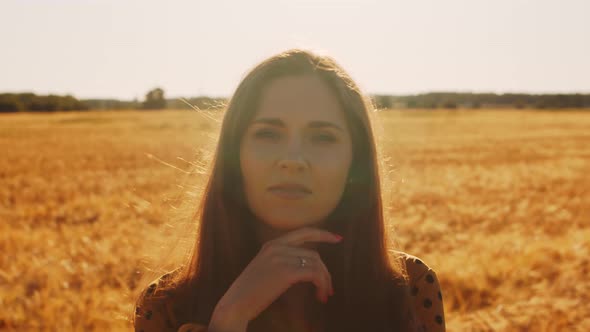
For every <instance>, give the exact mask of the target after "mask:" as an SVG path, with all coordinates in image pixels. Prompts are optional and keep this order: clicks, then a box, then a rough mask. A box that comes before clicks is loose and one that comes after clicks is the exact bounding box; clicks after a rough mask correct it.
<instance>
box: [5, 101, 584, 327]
mask: <svg viewBox="0 0 590 332" xmlns="http://www.w3.org/2000/svg"><path fill="white" fill-rule="evenodd" d="M210 116H212V118H206V117H204V116H202V114H198V113H197V112H195V111H187V110H183V111H163V112H141V111H102V112H97V111H89V112H83V113H78V112H68V113H61V112H57V113H52V114H47V113H43V114H31V113H13V114H3V115H1V116H0V156H1V157H0V252H1V253H2V254H1V255H0V308H1V310H0V330H6V331H13V330H14V331H26V330H59V331H69V330H75V331H90V330H96V331H111V330H130V329H131V323H130V321H129V320H128V319H129V318H130V317H131V316H130V315H132V313H133V301H134V298H133V297H134V296H135V295H136V293H137V290H138V289H139V288H141V287H144V286H145V285H144V284H142V282H144V280H143V279H145V276H146V275H147V274H148V273H150V272H149V269H151V268H154V266H155V263H156V262H157V259H158V257H159V255H161V253H162V252H163V251H165V250H168V247H169V244H170V241H171V240H172V239H176V236H177V234H178V233H179V231H180V232H183V231H184V230H183V229H182V227H185V225H184V224H182V223H180V222H179V221H178V220H177V219H175V216H176V215H177V214H178V210H179V208H180V206H181V205H182V204H181V203H182V202H187V200H186V199H187V198H189V201H191V200H192V201H193V202H196V200H197V199H198V188H199V185H200V184H201V183H202V180H203V175H202V174H200V173H201V172H188V170H189V169H195V167H197V169H199V167H205V168H206V167H207V165H208V162H209V161H210V157H211V153H212V149H213V148H214V142H215V139H216V137H217V134H218V125H219V124H218V122H216V121H214V119H219V118H220V113H211V114H210ZM376 120H377V121H376V134H377V135H378V140H379V144H380V147H381V149H382V152H383V158H385V159H384V161H385V160H387V161H386V162H385V163H386V164H387V165H388V168H387V169H386V171H387V172H388V174H389V176H388V177H387V178H384V181H387V185H388V186H389V187H390V188H391V191H390V192H389V193H387V200H386V203H387V209H388V211H389V212H390V214H391V218H390V220H389V222H390V224H391V226H392V227H394V232H395V236H396V239H397V241H398V242H399V245H400V248H399V249H400V250H403V251H406V252H408V253H410V254H413V255H416V256H419V257H421V258H423V259H424V260H425V261H426V263H427V264H428V265H430V266H431V267H432V268H433V269H435V270H436V271H437V273H438V276H439V278H440V281H441V285H442V288H443V298H444V305H445V315H446V319H447V327H448V330H449V331H589V330H590V278H589V269H590V176H589V175H588V174H590V113H588V112H586V113H584V112H580V111H567V110H562V111H559V112H549V111H517V110H510V111H508V110H495V111H494V110H485V111H484V110H454V111H443V110H437V111H419V110H415V111H413V110H406V111H382V112H379V113H378V114H377V115H376ZM387 158H389V159H387ZM167 243H168V244H167Z"/></svg>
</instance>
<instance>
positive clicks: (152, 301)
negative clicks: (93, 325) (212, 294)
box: [133, 274, 207, 332]
mask: <svg viewBox="0 0 590 332" xmlns="http://www.w3.org/2000/svg"><path fill="white" fill-rule="evenodd" d="M169 275H170V274H165V275H163V276H162V277H160V278H158V279H157V280H154V281H153V282H151V283H150V284H149V286H148V287H146V288H145V289H144V290H143V291H142V292H141V294H140V296H139V300H138V301H137V306H136V307H135V316H134V319H133V327H134V330H135V332H156V331H158V332H172V331H174V332H176V331H181V332H205V331H207V327H206V326H204V325H200V324H193V323H188V324H183V325H181V326H178V325H179V323H178V322H177V320H176V318H175V317H174V313H173V311H172V298H171V297H170V296H169V295H168V293H167V292H166V291H163V290H162V289H160V287H159V286H160V285H162V284H163V282H164V281H165V279H166V278H167V277H168V276H169Z"/></svg>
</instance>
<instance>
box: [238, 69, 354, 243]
mask: <svg viewBox="0 0 590 332" xmlns="http://www.w3.org/2000/svg"><path fill="white" fill-rule="evenodd" d="M351 162H352V143H351V137H350V133H349V130H348V127H347V125H346V121H345V118H344V114H343V111H342V109H341V107H340V105H339V102H338V99H337V98H336V96H335V95H334V94H333V93H332V91H331V90H330V89H329V87H328V86H327V85H326V84H325V83H323V82H322V81H321V80H320V79H319V78H317V77H315V76H312V75H306V76H288V77H284V78H279V79H276V80H274V81H272V82H271V83H270V84H269V85H268V86H267V88H266V89H265V90H264V91H263V93H262V95H261V100H260V104H259V108H258V110H257V112H256V115H255V116H254V118H253V120H252V122H251V123H250V124H249V126H248V127H247V129H246V131H245V134H244V136H243V137H242V140H241V144H240V165H241V170H242V174H243V177H244V190H245V194H246V199H247V201H248V206H249V207H250V209H251V210H252V212H253V213H254V214H255V215H256V216H257V217H258V219H259V220H260V221H261V222H263V223H264V224H265V225H266V226H270V227H271V228H272V229H273V230H276V231H289V230H293V229H296V228H300V227H302V226H310V225H314V224H321V222H322V221H323V219H324V218H325V217H327V216H328V215H329V214H330V212H332V210H333V209H334V208H335V207H336V205H337V204H338V202H339V201H340V198H341V196H342V193H343V191H344V187H345V185H346V181H347V175H348V170H349V167H350V164H351Z"/></svg>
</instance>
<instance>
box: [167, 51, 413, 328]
mask: <svg viewBox="0 0 590 332" xmlns="http://www.w3.org/2000/svg"><path fill="white" fill-rule="evenodd" d="M293 75H315V76H317V77H319V78H320V79H321V80H322V81H323V82H324V83H325V84H327V86H329V87H330V89H331V90H332V91H333V93H334V94H335V95H336V96H337V98H338V100H339V102H340V105H341V108H342V110H343V112H344V116H345V118H346V121H347V124H348V128H349V129H350V134H351V138H352V148H353V160H352V164H351V166H350V171H349V182H348V183H347V185H346V187H345V189H344V193H343V196H342V198H341V201H340V202H339V204H338V205H337V207H336V208H335V209H334V211H332V213H331V214H330V215H329V216H328V217H327V219H326V221H325V223H324V228H325V229H327V230H329V231H333V232H335V233H338V234H342V235H343V236H344V241H343V242H342V243H341V244H340V245H338V246H333V245H332V246H330V245H322V244H320V245H319V248H318V251H319V253H320V255H321V257H322V259H323V261H324V263H325V264H326V266H327V268H328V270H329V271H330V273H331V275H332V280H333V285H334V291H335V294H334V296H332V297H331V298H330V300H329V301H328V303H327V304H325V305H322V306H321V307H320V306H318V307H317V308H314V310H315V309H317V310H315V311H316V313H318V317H320V318H318V319H322V320H323V322H324V324H325V327H326V331H349V330H350V331H359V330H363V331H407V330H410V321H411V320H412V319H413V310H411V308H412V302H411V301H412V300H411V296H410V295H409V291H408V285H407V276H406V275H405V272H404V269H403V265H402V264H401V263H400V262H399V261H398V259H397V257H395V256H392V255H391V252H392V251H391V250H388V247H387V243H386V234H385V233H386V231H385V227H384V217H383V207H382V198H381V197H382V196H381V186H380V177H379V167H378V157H377V151H376V146H375V140H374V137H373V128H372V126H371V121H370V117H369V115H370V114H369V112H371V111H372V110H373V108H372V105H371V102H370V100H369V99H368V98H366V97H364V96H363V94H362V93H361V92H360V90H359V88H358V87H357V85H356V84H355V82H354V81H353V80H352V79H351V77H350V76H349V75H348V74H347V73H346V72H345V71H344V70H343V69H342V68H341V67H340V66H339V65H338V64H337V63H336V62H335V61H334V60H333V59H332V58H330V57H327V56H320V55H317V54H314V53H312V52H309V51H305V50H299V49H292V50H288V51H285V52H282V53H280V54H277V55H275V56H273V57H271V58H269V59H267V60H265V61H263V62H262V63H260V64H259V65H257V66H256V67H255V68H253V69H252V70H251V71H250V72H249V73H248V74H247V75H246V76H245V78H244V79H243V80H242V81H241V83H240V84H239V86H238V87H237V89H236V91H235V93H234V95H233V96H232V98H231V100H230V101H229V103H228V105H227V109H226V111H225V114H224V118H223V122H222V124H221V133H220V137H219V141H218V144H217V148H216V150H215V155H214V158H213V160H212V168H211V174H210V176H209V178H208V180H207V183H206V186H205V189H204V192H203V196H202V199H201V202H200V205H199V206H198V207H197V209H196V211H195V213H194V215H193V220H194V221H195V226H194V227H196V229H197V231H196V234H197V236H196V239H195V240H196V241H195V245H194V248H193V249H192V252H191V256H190V258H189V260H188V261H187V263H186V264H185V265H184V266H183V267H182V268H181V269H180V273H178V274H177V277H176V282H175V283H174V287H173V288H172V289H171V292H172V294H174V298H175V299H176V300H175V304H174V307H175V309H174V311H175V313H176V316H177V317H178V318H179V321H180V323H181V324H182V323H186V322H194V323H201V324H208V323H209V320H210V318H211V315H212V313H213V310H214V308H215V305H216V304H217V302H218V301H219V300H220V299H221V297H222V296H223V294H224V293H225V292H226V291H227V289H228V288H229V287H230V285H231V284H232V283H233V281H234V280H235V279H236V278H237V277H238V276H239V275H240V273H241V272H242V271H243V270H244V268H245V267H246V265H247V264H248V263H249V262H250V261H251V260H252V259H253V258H254V256H255V255H256V254H257V252H258V250H259V249H260V244H259V243H257V239H256V237H255V233H254V223H255V221H256V219H255V216H254V215H253V213H252V212H251V211H250V210H249V208H248V206H247V203H246V198H245V194H244V190H243V187H242V174H241V169H240V162H239V161H240V155H239V146H240V140H241V139H242V136H243V135H244V133H245V131H246V129H247V127H248V125H249V123H250V121H251V120H252V119H253V117H254V115H255V113H256V111H257V106H258V102H259V99H260V96H261V94H262V91H263V89H264V88H265V87H266V86H268V85H269V83H270V82H272V81H273V80H274V79H277V78H280V77H285V76H293ZM271 307H272V305H271ZM269 309H270V308H269ZM269 309H267V310H266V311H264V312H263V313H262V314H261V315H260V316H259V317H258V318H256V319H255V320H254V321H252V322H251V323H250V325H249V328H248V330H249V331H267V330H268V325H266V324H267V322H266V319H267V318H268V315H269V314H270V310H269Z"/></svg>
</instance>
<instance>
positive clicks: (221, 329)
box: [207, 306, 248, 332]
mask: <svg viewBox="0 0 590 332" xmlns="http://www.w3.org/2000/svg"><path fill="white" fill-rule="evenodd" d="M247 327H248V321H247V320H245V319H243V318H242V317H240V315H239V313H238V312H236V311H235V310H232V309H231V308H229V307H223V306H221V307H220V306H217V307H216V308H215V310H214V311H213V315H212V316H211V322H210V323H209V327H208V328H207V332H246V329H247Z"/></svg>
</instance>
